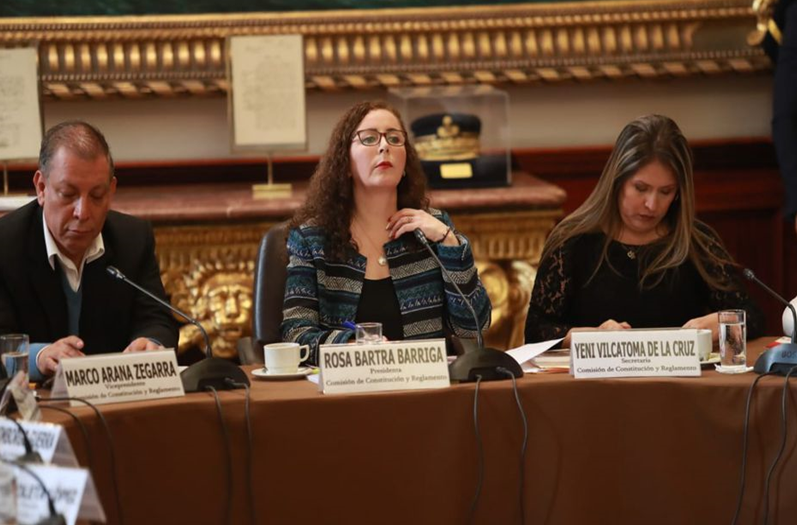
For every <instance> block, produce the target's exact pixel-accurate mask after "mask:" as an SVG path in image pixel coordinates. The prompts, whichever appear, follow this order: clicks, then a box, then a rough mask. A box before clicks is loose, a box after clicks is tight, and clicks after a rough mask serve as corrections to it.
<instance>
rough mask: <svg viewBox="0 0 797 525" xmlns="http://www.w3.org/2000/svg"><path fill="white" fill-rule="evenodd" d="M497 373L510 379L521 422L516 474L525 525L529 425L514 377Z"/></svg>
mask: <svg viewBox="0 0 797 525" xmlns="http://www.w3.org/2000/svg"><path fill="white" fill-rule="evenodd" d="M496 370H497V371H498V372H500V373H502V374H504V375H508V376H509V378H510V379H512V390H513V391H514V393H515V402H516V403H517V408H518V411H519V412H520V419H521V420H522V421H523V445H521V447H520V469H519V473H518V477H519V482H518V485H519V486H518V491H519V494H518V499H519V502H520V520H521V521H520V523H521V525H523V524H524V523H526V508H525V506H524V505H523V484H524V483H523V481H524V475H523V473H524V471H525V467H526V446H527V444H528V441H529V424H528V421H526V412H525V411H524V410H523V403H521V401H520V395H519V394H518V389H517V382H516V381H515V375H514V374H513V373H512V372H510V371H509V370H508V369H506V368H504V367H502V366H499V367H498V368H497V369H496Z"/></svg>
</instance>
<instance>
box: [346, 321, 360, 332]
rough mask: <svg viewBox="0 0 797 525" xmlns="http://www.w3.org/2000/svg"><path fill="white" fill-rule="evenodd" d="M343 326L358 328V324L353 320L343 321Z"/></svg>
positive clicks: (351, 328) (352, 328) (350, 328)
mask: <svg viewBox="0 0 797 525" xmlns="http://www.w3.org/2000/svg"><path fill="white" fill-rule="evenodd" d="M343 327H344V328H348V329H349V330H357V325H356V324H354V323H352V322H351V321H343Z"/></svg>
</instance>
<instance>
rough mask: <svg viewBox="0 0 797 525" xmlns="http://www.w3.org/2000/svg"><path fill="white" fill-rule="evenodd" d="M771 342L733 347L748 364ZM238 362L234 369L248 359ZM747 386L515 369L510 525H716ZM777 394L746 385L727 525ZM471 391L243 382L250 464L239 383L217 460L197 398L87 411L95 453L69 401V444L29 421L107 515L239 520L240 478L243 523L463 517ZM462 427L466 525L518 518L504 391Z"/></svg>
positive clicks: (783, 487)
mask: <svg viewBox="0 0 797 525" xmlns="http://www.w3.org/2000/svg"><path fill="white" fill-rule="evenodd" d="M772 340H773V338H771V337H770V338H763V339H759V340H755V341H751V342H750V343H749V345H748V352H749V356H750V358H751V362H752V360H753V358H755V357H756V356H757V355H758V354H759V353H760V352H761V351H762V350H763V348H764V345H765V344H766V343H769V342H771V341H772ZM244 368H245V370H247V372H248V373H249V375H250V377H252V376H251V371H252V370H253V369H254V367H251V366H250V367H244ZM756 377H758V376H757V375H756V374H754V373H747V374H740V375H723V374H719V373H717V372H716V371H714V370H713V369H711V370H704V371H703V373H702V375H701V377H695V378H635V379H588V380H584V379H578V380H577V379H574V378H573V377H571V376H570V375H568V374H526V375H525V376H524V377H523V378H520V379H518V381H517V388H518V392H519V396H520V400H521V402H522V405H523V408H524V411H525V415H526V417H527V420H528V442H527V447H528V448H527V452H526V455H525V460H524V461H523V465H522V469H523V470H522V473H523V496H522V500H523V507H524V508H523V514H524V516H525V520H524V521H523V522H524V523H529V524H531V523H534V524H604V523H605V524H617V523H629V524H658V523H661V524H672V523H678V524H691V523H695V524H701V525H708V524H723V525H728V524H730V523H731V520H732V517H733V514H734V511H735V508H736V501H737V496H738V494H739V483H740V466H741V462H742V436H743V428H744V427H743V425H744V414H745V402H746V398H747V394H748V390H749V388H750V385H751V384H752V382H753V380H754V379H755V378H756ZM783 385H784V378H783V377H765V378H763V379H762V380H761V381H760V382H759V384H758V386H757V387H756V389H755V393H754V397H753V401H752V405H751V418H750V434H749V444H748V447H747V449H748V450H747V468H746V490H745V494H744V499H743V506H742V513H741V519H740V521H739V523H740V524H745V523H760V522H762V519H761V516H762V512H763V508H764V500H763V494H764V480H765V478H766V471H767V469H768V468H769V464H770V462H771V461H772V459H773V458H774V456H775V454H776V453H777V449H778V448H779V446H780V440H781V437H780V436H781V434H780V432H781V415H780V413H781V395H782V389H783ZM475 394H476V386H475V384H474V383H467V384H457V385H452V386H451V387H450V388H445V389H439V390H424V391H407V392H383V393H371V394H353V395H324V394H321V393H320V392H319V391H318V387H317V385H315V384H313V383H311V382H310V381H307V380H304V379H303V380H299V381H283V382H273V381H263V380H259V379H256V378H254V377H252V386H251V406H250V415H251V427H252V439H253V447H252V449H251V455H250V453H249V448H248V447H247V432H246V428H247V427H246V419H245V396H246V394H245V391H243V390H236V391H225V392H221V393H220V394H219V395H220V399H221V405H222V409H223V416H224V421H225V423H226V426H227V428H228V431H229V451H230V452H229V453H230V454H231V461H228V458H227V454H228V453H227V450H228V447H227V445H226V444H225V439H224V433H223V430H222V427H221V425H220V421H219V416H218V412H217V407H216V403H215V400H214V398H213V395H212V394H210V393H198V394H189V395H186V396H185V397H183V398H174V399H164V400H157V401H146V402H133V403H127V404H116V405H102V406H101V407H100V410H101V411H102V414H103V415H104V417H105V419H106V420H107V423H108V427H109V429H110V436H111V438H112V441H113V444H112V445H111V443H110V442H109V439H108V436H107V435H106V433H105V432H104V431H103V427H102V425H101V424H100V421H99V420H98V418H97V417H96V415H95V414H94V413H93V412H92V411H91V410H90V409H88V408H70V409H69V410H70V412H72V413H73V414H74V415H75V416H76V417H77V419H78V420H79V421H81V422H82V423H83V424H84V425H85V431H86V434H84V433H83V431H82V430H81V428H80V426H79V425H78V424H77V423H76V421H75V419H74V418H73V417H71V416H69V415H67V414H64V413H62V412H58V411H55V410H47V409H44V410H43V413H44V416H45V419H46V420H47V421H51V422H57V423H60V424H63V425H64V426H65V427H66V429H67V433H68V435H69V437H70V439H71V442H72V445H73V447H74V449H75V452H76V454H77V457H78V459H79V461H80V462H81V464H83V465H87V464H88V462H89V461H90V462H91V468H92V473H93V477H94V480H95V483H96V484H97V487H98V491H99V494H100V498H101V500H102V502H103V505H104V508H105V512H106V514H107V516H108V520H109V523H124V524H125V525H130V524H138V523H146V524H161V523H163V524H167V523H168V524H182V523H199V524H204V523H207V524H223V523H234V524H247V523H251V520H252V518H253V516H252V509H251V508H250V505H249V501H250V499H249V496H248V494H249V489H250V480H251V493H252V495H253V499H254V504H255V509H254V510H255V516H254V517H256V519H257V522H258V523H263V524H286V523H289V524H290V523H321V524H326V523H329V524H338V523H340V524H349V523H369V524H372V523H379V524H410V523H411V524H448V523H451V524H454V523H457V524H460V523H462V524H464V523H468V522H469V519H470V518H471V504H472V502H473V500H474V493H475V491H476V489H477V482H478V478H479V448H478V444H477V438H476V433H475V431H474V396H475ZM787 399H788V403H789V405H788V409H787V414H788V436H787V440H786V448H785V451H784V455H783V459H782V460H781V463H780V465H779V467H778V469H777V471H776V472H775V475H774V476H773V481H772V486H771V489H770V504H769V509H770V518H769V523H772V524H778V523H780V524H786V523H793V522H794V516H795V515H797V498H794V497H793V495H794V494H795V493H797V457H795V447H796V446H797V409H795V407H796V406H797V400H795V389H794V388H793V387H792V388H790V389H789V391H788V396H787ZM62 406H63V405H62ZM478 424H479V433H480V436H481V440H482V450H483V482H482V485H481V491H480V494H479V497H478V500H477V502H476V507H475V510H474V511H473V516H472V523H479V524H514V523H520V522H521V519H522V518H521V508H520V498H519V492H518V491H519V485H520V468H521V465H520V452H521V446H522V444H523V423H522V420H521V417H520V413H519V410H518V407H517V404H516V401H515V397H514V393H513V385H512V382H511V381H509V380H506V381H496V382H483V383H482V384H481V385H480V387H479V391H478ZM87 437H88V439H87ZM111 447H113V451H114V452H115V468H114V465H113V464H112V461H111V459H112V458H111ZM89 450H90V451H91V454H90V457H89ZM228 469H229V471H228ZM115 490H116V491H118V498H119V504H118V505H117V503H116V499H115ZM228 504H229V505H230V507H229V513H230V517H229V520H228V519H227V513H228ZM119 507H121V509H122V517H123V520H120V515H119Z"/></svg>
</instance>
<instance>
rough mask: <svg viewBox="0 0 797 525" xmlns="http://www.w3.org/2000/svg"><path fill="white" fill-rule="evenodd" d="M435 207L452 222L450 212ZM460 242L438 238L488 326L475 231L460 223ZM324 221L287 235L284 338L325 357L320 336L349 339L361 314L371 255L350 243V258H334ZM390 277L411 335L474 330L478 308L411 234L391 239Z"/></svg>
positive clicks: (470, 334)
mask: <svg viewBox="0 0 797 525" xmlns="http://www.w3.org/2000/svg"><path fill="white" fill-rule="evenodd" d="M429 212H430V213H431V214H432V215H433V216H434V217H436V218H437V219H439V220H441V221H442V222H444V223H445V224H446V225H447V226H452V228H453V224H452V223H451V220H450V219H449V217H448V215H447V214H446V213H445V212H442V211H440V210H435V209H430V210H429ZM452 231H453V232H454V233H455V234H456V236H457V239H459V242H460V245H459V246H443V245H442V244H436V243H432V244H431V246H432V249H433V250H435V252H436V253H437V255H438V257H440V260H441V261H442V263H443V265H444V266H445V267H446V269H447V270H448V271H449V272H450V273H451V275H452V277H453V279H454V280H455V281H456V283H457V284H458V285H459V287H460V288H461V289H462V292H463V293H464V294H465V295H466V296H467V297H468V300H469V301H470V303H471V304H472V305H473V309H474V310H475V311H476V315H477V317H478V318H479V323H480V324H481V326H482V329H483V330H486V329H487V327H488V326H489V325H490V312H491V309H492V307H491V305H490V299H489V297H487V292H486V291H485V289H484V286H482V283H481V281H480V280H479V275H478V273H477V271H476V266H475V265H474V262H473V253H472V252H471V248H470V243H469V242H468V239H467V238H466V237H465V236H463V235H462V234H460V233H457V232H456V231H455V230H453V229H452ZM325 244H326V236H325V234H324V231H323V230H322V229H321V228H318V227H314V226H310V225H302V226H301V227H299V228H294V229H292V230H291V232H290V234H289V235H288V256H289V260H288V277H287V282H286V283H285V302H284V306H283V321H282V327H281V328H282V338H283V340H284V341H293V342H297V343H300V344H306V345H309V346H310V361H311V362H313V363H317V362H318V345H319V344H332V343H335V344H339V343H345V342H347V341H348V340H349V339H351V338H352V336H353V335H354V333H353V331H352V330H350V329H348V328H345V327H344V326H343V323H344V322H346V321H351V322H354V319H355V316H356V314H357V305H358V303H359V301H360V293H361V292H362V287H363V281H364V280H365V266H366V262H367V260H366V258H365V257H363V256H362V255H361V254H359V253H356V252H355V251H354V250H351V252H350V253H349V255H348V256H347V258H346V260H345V261H331V260H327V258H326V256H325V254H324V246H325ZM384 249H385V256H386V257H387V260H388V266H389V268H390V278H391V279H392V281H393V287H394V289H395V291H396V297H397V299H398V303H399V308H400V310H401V319H402V321H403V325H404V326H403V330H404V338H405V339H429V338H439V337H443V335H444V333H443V329H444V326H445V327H448V328H449V329H450V330H451V331H452V332H453V333H454V335H456V336H457V337H463V338H475V337H476V326H475V325H474V321H473V315H472V314H471V313H470V310H469V309H468V307H467V305H466V304H465V302H464V301H463V300H462V298H461V297H460V296H459V294H458V293H457V291H456V289H455V288H454V287H453V286H452V285H451V284H450V283H448V282H444V279H443V274H442V271H441V270H440V268H439V267H438V266H437V263H436V262H435V260H434V259H433V258H432V256H431V255H429V253H428V252H427V251H426V250H425V249H424V248H423V247H422V246H420V244H419V243H418V241H416V240H415V238H414V237H413V235H412V234H405V235H402V236H401V237H400V238H399V239H396V240H394V241H390V242H388V243H386V244H385V245H384Z"/></svg>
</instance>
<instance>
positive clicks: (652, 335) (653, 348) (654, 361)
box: [570, 329, 700, 378]
mask: <svg viewBox="0 0 797 525" xmlns="http://www.w3.org/2000/svg"><path fill="white" fill-rule="evenodd" d="M570 346H571V349H570V355H571V359H572V364H571V367H570V373H571V374H573V375H574V376H575V377H576V378H595V377H651V376H656V377H668V376H669V377H675V376H699V375H700V361H699V359H698V335H697V330H691V329H689V330H680V329H677V330H668V329H663V330H616V331H607V330H599V331H590V332H573V335H572V342H571V345H570Z"/></svg>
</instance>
